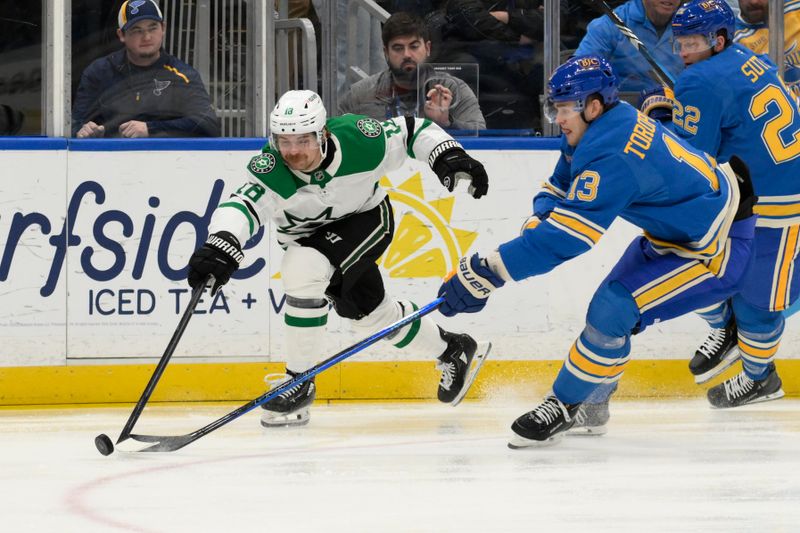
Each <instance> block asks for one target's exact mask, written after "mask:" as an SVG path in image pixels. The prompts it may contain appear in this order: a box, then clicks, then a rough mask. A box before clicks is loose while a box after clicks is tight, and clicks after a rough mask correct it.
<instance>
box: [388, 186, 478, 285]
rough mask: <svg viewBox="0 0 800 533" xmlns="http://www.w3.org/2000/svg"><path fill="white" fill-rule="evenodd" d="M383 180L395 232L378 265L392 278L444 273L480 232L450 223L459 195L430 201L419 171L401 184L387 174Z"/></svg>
mask: <svg viewBox="0 0 800 533" xmlns="http://www.w3.org/2000/svg"><path fill="white" fill-rule="evenodd" d="M380 184H381V186H382V187H384V189H386V191H387V193H388V194H389V199H390V200H391V201H392V205H393V206H394V212H395V213H394V214H395V232H394V238H393V239H392V242H391V244H390V245H389V247H388V248H387V249H386V252H385V253H384V254H383V256H382V257H381V258H380V259H378V265H380V266H381V267H382V268H383V269H384V270H385V271H386V272H387V273H388V275H389V277H391V278H429V277H439V278H441V277H444V276H445V275H446V274H447V273H448V272H450V271H451V270H453V268H455V266H456V264H457V263H458V260H459V258H460V257H461V256H462V255H464V254H465V253H466V251H467V250H468V249H469V247H470V245H472V243H473V242H474V241H475V239H476V238H477V236H478V234H477V233H476V232H474V231H467V230H463V229H458V228H453V227H451V226H450V219H451V218H452V216H453V206H454V204H455V197H453V196H449V197H447V198H442V199H440V200H432V201H426V200H425V194H424V192H423V189H422V175H421V174H420V173H419V172H417V173H416V174H414V175H412V176H411V177H410V178H409V179H407V180H406V181H404V182H403V183H401V184H399V185H393V184H392V183H391V182H390V181H389V178H387V177H386V176H384V177H382V178H381V181H380Z"/></svg>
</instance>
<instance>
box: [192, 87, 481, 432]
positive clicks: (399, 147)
mask: <svg viewBox="0 0 800 533" xmlns="http://www.w3.org/2000/svg"><path fill="white" fill-rule="evenodd" d="M409 156H411V157H413V158H415V159H419V160H425V161H427V162H428V164H429V165H430V166H431V168H432V169H433V170H434V171H435V172H436V174H437V175H438V176H439V179H440V181H441V182H442V184H443V185H444V186H445V187H447V189H448V190H449V191H453V188H454V186H455V182H456V178H465V179H466V178H469V180H470V192H471V193H472V195H473V196H474V197H475V198H480V197H482V196H483V195H485V194H486V192H487V190H488V178H487V175H486V171H485V170H484V168H483V165H482V164H481V163H480V162H478V161H476V160H475V159H473V158H472V157H470V156H469V155H467V153H466V152H465V151H464V150H463V148H462V147H461V145H460V144H459V143H458V142H456V141H455V140H454V139H453V138H452V137H450V136H449V135H448V134H447V133H445V132H444V131H443V130H442V129H441V128H439V127H438V126H437V125H436V124H434V123H432V122H431V121H430V120H427V119H418V118H414V117H398V118H393V119H390V120H387V121H385V122H383V123H380V122H378V121H376V120H374V119H371V118H368V117H365V116H361V115H344V116H341V117H334V118H330V119H328V118H327V113H326V110H325V107H324V105H323V104H322V101H321V99H320V97H319V96H318V95H317V94H316V93H314V92H312V91H289V92H287V93H286V94H284V95H283V96H282V97H281V98H280V100H279V101H278V104H277V105H276V106H275V109H274V110H273V111H272V113H271V115H270V138H269V144H268V145H267V146H265V147H264V149H263V150H262V153H261V154H260V155H258V156H256V157H253V158H252V159H251V161H250V163H249V165H248V170H249V173H250V176H249V179H248V180H247V181H246V182H245V184H244V185H242V186H241V187H240V188H238V189H237V190H236V192H234V193H233V194H232V195H231V197H230V198H229V199H228V200H227V201H225V202H223V203H222V204H220V205H219V207H218V208H217V209H216V210H215V211H214V214H213V216H212V218H211V223H210V226H209V237H208V240H207V241H206V243H205V244H204V245H203V246H202V247H200V248H199V249H198V250H197V251H195V253H194V254H193V255H192V257H191V259H190V261H189V273H188V280H189V284H190V285H191V286H192V287H196V286H197V285H198V284H200V283H202V282H203V281H204V280H205V279H206V277H207V276H208V275H209V274H211V275H213V276H214V278H215V280H216V281H215V283H214V286H213V287H212V288H211V290H212V292H216V290H217V289H218V288H219V287H220V286H221V285H224V284H225V283H226V282H227V281H228V280H229V279H230V277H231V274H233V272H234V271H235V270H236V269H237V268H238V266H239V264H240V263H241V261H242V259H243V258H244V255H243V253H242V245H243V244H244V243H245V242H246V241H247V240H248V239H249V238H250V237H251V236H252V235H253V234H255V233H256V231H258V229H259V227H260V226H262V225H263V224H264V223H265V222H266V219H267V218H268V217H269V218H271V219H272V221H273V223H274V225H275V227H276V228H277V238H278V243H279V244H280V245H281V247H282V248H283V249H284V250H285V253H284V254H283V257H282V260H281V278H282V280H283V285H284V291H285V293H286V303H285V307H284V309H285V313H284V322H285V328H286V330H285V331H286V341H287V345H286V346H287V348H286V375H279V377H278V378H277V380H278V381H280V380H285V379H290V378H291V377H292V376H294V375H296V374H298V373H300V372H303V371H305V370H307V369H308V368H310V367H312V366H313V365H314V364H315V363H316V362H317V361H318V360H320V359H322V357H323V356H324V355H327V354H326V351H325V346H324V345H323V340H324V335H323V334H324V331H325V325H326V323H327V319H328V307H329V302H330V303H331V304H333V307H334V309H335V310H336V312H337V314H339V316H341V317H343V318H347V319H350V320H351V321H352V325H353V327H354V329H355V330H356V332H357V333H359V337H366V336H367V335H370V334H372V333H374V332H376V331H378V330H380V329H382V328H384V327H385V326H387V325H389V324H391V323H393V322H395V321H397V320H399V319H400V318H402V317H403V316H405V315H408V314H410V313H411V312H413V311H414V310H415V308H416V306H415V305H414V304H413V303H412V302H408V301H399V300H395V299H394V298H392V297H391V296H389V295H388V294H386V292H385V290H384V286H383V279H382V276H381V273H380V270H379V268H378V266H377V264H376V260H377V259H378V258H379V257H380V256H381V254H383V252H384V251H385V250H386V248H387V246H388V245H389V243H390V242H391V240H392V235H393V233H394V219H393V215H392V206H391V203H390V202H389V197H388V196H387V194H386V192H385V191H384V190H383V189H382V188H381V187H380V186H379V183H378V182H379V180H380V178H381V176H383V175H385V174H386V173H387V172H388V171H391V170H393V169H396V168H398V167H400V166H401V165H402V164H403V163H404V162H405V161H406V160H407V158H408V157H409ZM388 340H389V341H390V342H391V343H392V344H394V345H395V346H396V347H398V348H404V349H407V350H409V351H412V352H413V353H414V354H415V355H420V356H425V357H432V358H434V357H435V358H437V367H438V368H439V369H440V370H441V372H442V375H441V380H440V383H439V389H438V398H439V400H440V401H442V402H445V403H451V404H456V403H458V402H459V401H461V399H462V398H463V397H464V395H465V394H466V392H467V389H468V388H469V386H470V384H471V383H472V381H473V380H474V378H475V375H476V373H477V371H478V369H479V367H480V364H481V363H482V361H483V357H485V352H484V353H477V354H476V352H477V351H478V350H477V343H476V342H475V340H473V339H472V337H470V336H469V335H466V334H457V333H450V332H447V331H444V330H443V329H441V328H439V327H438V326H437V325H436V324H435V323H434V322H433V320H431V319H430V318H429V317H423V318H422V319H420V320H417V321H414V322H412V323H411V324H409V325H407V326H405V327H404V328H402V329H400V330H399V331H397V332H396V333H395V334H394V335H392V336H390V337H388ZM275 378H276V377H275V376H267V382H268V384H269V385H271V386H272V387H274V386H275V383H274V380H275ZM315 394H316V388H315V384H314V380H313V379H311V380H309V381H306V382H304V383H302V384H299V385H297V386H295V387H292V388H291V389H289V390H288V391H286V392H285V393H283V394H281V395H279V396H277V397H275V398H274V399H272V400H270V401H268V402H266V403H265V404H264V405H262V407H263V408H264V413H263V415H262V418H261V422H262V425H264V426H266V427H269V426H274V425H299V424H305V423H307V422H308V420H309V406H310V405H311V403H312V402H313V401H314V397H315Z"/></svg>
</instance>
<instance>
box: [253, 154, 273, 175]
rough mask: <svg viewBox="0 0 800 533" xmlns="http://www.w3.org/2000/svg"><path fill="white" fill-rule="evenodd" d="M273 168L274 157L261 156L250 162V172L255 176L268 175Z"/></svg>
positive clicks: (269, 155)
mask: <svg viewBox="0 0 800 533" xmlns="http://www.w3.org/2000/svg"><path fill="white" fill-rule="evenodd" d="M273 168H275V156H274V155H272V154H261V155H257V156H255V157H254V158H253V159H251V160H250V170H251V171H252V172H254V173H256V174H269V173H270V172H272V169H273Z"/></svg>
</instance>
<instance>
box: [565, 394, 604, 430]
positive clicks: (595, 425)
mask: <svg viewBox="0 0 800 533" xmlns="http://www.w3.org/2000/svg"><path fill="white" fill-rule="evenodd" d="M609 418H611V415H610V413H609V411H608V399H606V401H604V402H600V403H589V402H584V403H582V404H580V407H579V408H578V411H577V412H576V413H575V424H573V425H572V427H571V428H569V431H568V432H567V434H568V435H605V434H606V433H608V420H609Z"/></svg>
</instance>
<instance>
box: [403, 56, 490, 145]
mask: <svg viewBox="0 0 800 533" xmlns="http://www.w3.org/2000/svg"><path fill="white" fill-rule="evenodd" d="M479 72H480V67H479V66H478V65H477V64H474V63H428V64H425V65H422V66H421V67H420V74H422V75H420V76H418V77H417V95H418V99H419V100H418V106H417V116H424V117H426V118H428V119H430V120H432V121H434V122H435V123H437V124H438V125H439V126H441V127H442V128H445V129H446V130H448V131H450V132H451V133H453V134H454V135H459V136H469V135H478V131H481V130H485V129H486V119H485V118H484V116H483V112H482V111H481V107H480V102H479V99H478V94H479V93H478V87H479V86H480V77H479Z"/></svg>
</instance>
